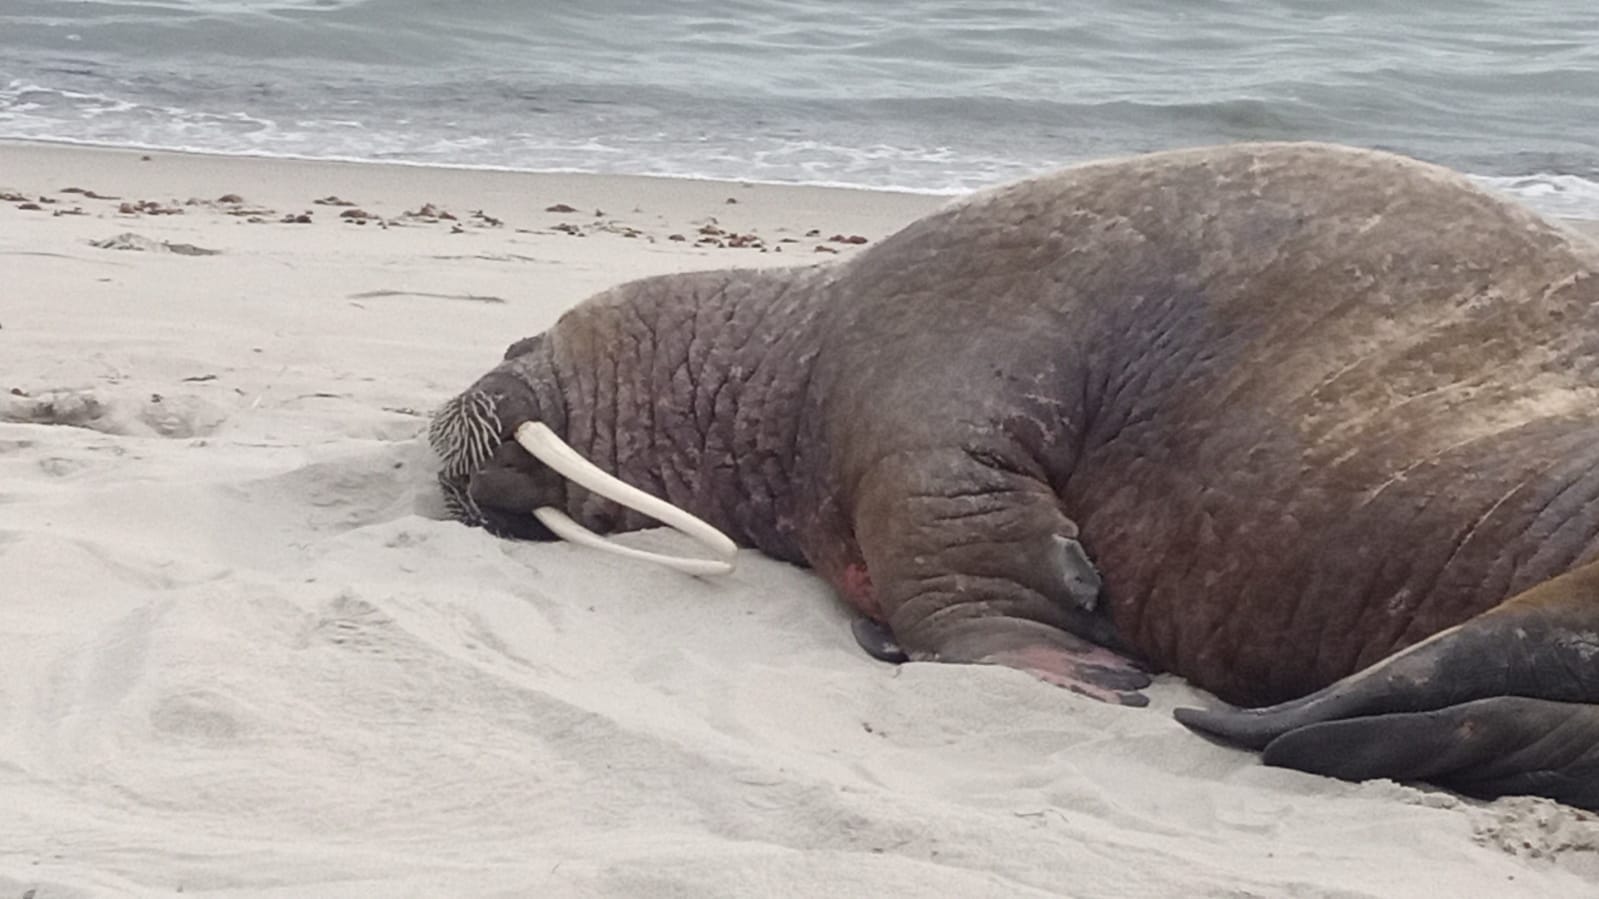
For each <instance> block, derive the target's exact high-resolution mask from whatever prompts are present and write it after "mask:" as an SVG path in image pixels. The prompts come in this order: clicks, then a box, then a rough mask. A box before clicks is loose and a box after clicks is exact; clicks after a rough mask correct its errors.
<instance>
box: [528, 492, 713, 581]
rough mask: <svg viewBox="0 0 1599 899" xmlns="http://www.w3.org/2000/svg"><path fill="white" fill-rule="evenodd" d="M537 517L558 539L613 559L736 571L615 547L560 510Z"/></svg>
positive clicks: (537, 512)
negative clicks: (595, 550) (604, 553)
mask: <svg viewBox="0 0 1599 899" xmlns="http://www.w3.org/2000/svg"><path fill="white" fill-rule="evenodd" d="M533 514H534V516H536V517H537V518H538V520H539V521H541V522H543V523H544V526H545V527H547V528H549V529H550V531H551V532H552V533H554V534H555V536H557V537H560V538H561V539H562V540H567V541H570V542H572V543H580V544H582V545H584V546H587V547H591V548H593V549H598V550H601V551H604V552H608V553H612V554H613V555H618V556H626V557H627V558H629V559H639V560H641V561H645V562H654V563H655V564H657V565H664V566H666V567H667V568H670V569H672V570H674V571H681V572H683V573H684V574H695V575H703V574H731V573H732V571H733V563H732V562H720V561H716V560H714V559H690V558H687V557H685V556H668V555H664V554H662V553H652V552H650V551H648V550H643V549H634V548H633V547H631V546H623V545H621V544H620V543H612V542H611V541H609V540H607V539H605V538H604V537H601V536H600V535H599V534H596V533H594V532H593V531H591V530H589V529H588V528H586V527H584V526H582V525H580V524H578V523H577V522H575V521H573V520H572V519H571V518H569V517H567V514H566V513H565V512H562V511H561V510H560V509H552V508H550V507H549V506H544V507H542V508H538V509H534V510H533Z"/></svg>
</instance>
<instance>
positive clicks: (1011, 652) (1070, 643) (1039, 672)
mask: <svg viewBox="0 0 1599 899" xmlns="http://www.w3.org/2000/svg"><path fill="white" fill-rule="evenodd" d="M932 660H933V661H938V662H955V663H961V664H973V665H1004V666H1005V667H1007V668H1016V669H1019V670H1022V671H1025V672H1027V673H1028V674H1031V675H1033V676H1034V677H1036V678H1038V679H1039V680H1042V681H1044V682H1046V683H1050V684H1054V685H1055V686H1057V687H1064V688H1065V689H1067V690H1070V691H1072V692H1073V693H1077V694H1079V695H1082V696H1087V697H1089V698H1091V699H1098V700H1100V701H1101V702H1109V703H1113V704H1115V705H1130V706H1139V707H1142V706H1146V705H1149V697H1147V696H1145V695H1144V694H1142V693H1140V692H1138V691H1139V690H1142V689H1144V688H1145V687H1147V686H1149V684H1150V677H1149V673H1148V672H1147V671H1145V670H1143V669H1142V668H1141V667H1139V666H1138V664H1137V663H1136V662H1134V661H1133V660H1131V659H1129V658H1127V657H1125V656H1122V655H1119V654H1117V653H1115V652H1112V651H1111V650H1109V649H1106V648H1105V647H1103V646H1096V645H1094V644H1092V643H1089V642H1088V641H1087V640H1083V639H1081V638H1079V637H1076V636H1073V635H1072V634H1068V633H1066V632H1064V631H1060V630H1057V629H1055V628H1052V627H1048V626H1046V625H1043V624H1039V623H1038V622H1035V621H1022V620H1017V619H1014V618H975V619H972V620H970V621H968V622H965V623H964V624H963V625H962V626H961V627H960V628H959V629H957V630H955V631H953V632H952V633H950V634H949V635H947V637H946V638H945V640H944V641H943V643H942V644H941V645H940V647H939V649H938V652H937V654H936V655H935V656H933V657H932Z"/></svg>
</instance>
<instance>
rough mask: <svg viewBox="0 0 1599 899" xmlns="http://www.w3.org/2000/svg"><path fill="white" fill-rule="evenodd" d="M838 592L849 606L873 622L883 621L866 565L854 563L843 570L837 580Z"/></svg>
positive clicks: (870, 574)
mask: <svg viewBox="0 0 1599 899" xmlns="http://www.w3.org/2000/svg"><path fill="white" fill-rule="evenodd" d="M838 592H839V593H840V594H841V595H842V596H843V597H844V599H845V601H847V602H848V603H849V604H850V605H852V606H854V607H855V608H857V609H860V611H861V614H862V615H865V616H866V617H867V618H870V619H872V620H873V621H883V620H885V616H884V615H883V607H882V606H880V605H878V604H877V588H876V587H874V586H873V585H872V573H871V572H870V571H867V570H866V563H864V562H855V563H852V564H850V565H849V566H848V567H846V568H845V569H844V573H843V574H842V575H841V576H840V577H839V579H838Z"/></svg>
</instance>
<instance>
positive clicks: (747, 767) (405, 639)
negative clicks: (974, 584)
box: [0, 145, 1599, 899]
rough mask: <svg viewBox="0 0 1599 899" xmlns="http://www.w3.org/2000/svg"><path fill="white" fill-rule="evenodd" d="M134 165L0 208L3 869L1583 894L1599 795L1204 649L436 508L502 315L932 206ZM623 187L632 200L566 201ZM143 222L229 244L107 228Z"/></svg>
mask: <svg viewBox="0 0 1599 899" xmlns="http://www.w3.org/2000/svg"><path fill="white" fill-rule="evenodd" d="M152 156H153V158H151V159H150V160H149V161H141V160H140V158H139V154H138V153H127V152H116V151H96V150H78V149H64V148H40V147H29V146H15V145H13V146H4V145H0V191H5V190H9V191H14V192H20V193H23V194H26V195H29V196H30V197H37V196H39V195H44V196H48V197H52V198H55V199H58V200H60V201H61V202H60V203H57V204H53V205H52V204H46V205H44V207H43V209H41V210H39V211H26V210H22V209H19V208H18V206H17V202H16V201H12V202H5V203H3V204H0V360H3V362H0V375H3V379H4V380H3V381H0V403H3V405H0V413H3V414H0V596H3V599H0V897H11V896H20V895H24V891H28V890H36V891H37V892H35V893H33V894H32V895H33V896H35V897H36V899H47V897H60V896H81V895H96V896H98V895H156V894H172V893H175V892H177V891H179V890H181V891H182V892H183V893H184V894H186V895H193V894H204V895H226V896H283V897H289V896H295V897H298V896H383V897H393V896H426V897H441V896H488V895H500V896H619V897H633V896H683V897H702V896H725V897H757V896H795V897H820V896H888V895H897V896H923V895H938V896H1005V897H1019V896H1042V895H1069V896H1080V897H1099V896H1104V897H1167V896H1228V897H1243V896H1287V895H1294V896H1368V895H1371V896H1538V897H1551V896H1591V895H1594V894H1596V893H1599V854H1596V852H1599V824H1596V822H1595V820H1594V818H1593V817H1592V816H1586V815H1581V814H1578V813H1575V812H1573V811H1571V810H1569V809H1565V808H1563V807H1561V806H1558V805H1555V804H1553V803H1550V802H1545V801H1542V800H1528V799H1515V800H1503V801H1499V802H1495V803H1487V804H1483V803H1478V802H1471V801H1465V800H1461V799H1459V798H1456V797H1454V796H1452V795H1449V794H1446V793H1442V792H1439V791H1435V790H1428V789H1418V788H1414V787H1408V786H1400V785H1396V784H1393V783H1388V782H1373V783H1367V784H1359V785H1356V784H1346V783H1340V782H1336V781H1331V780H1325V779H1321V778H1316V777H1310V776H1306V775H1301V774H1296V773H1292V772H1287V771H1280V770H1274V769H1269V768H1265V767H1262V766H1260V765H1259V764H1258V763H1257V762H1256V760H1255V759H1254V757H1253V756H1252V755H1249V754H1246V753H1242V752H1237V751H1233V750H1230V749H1225V748H1221V747H1217V746H1213V745H1211V744H1209V743H1207V742H1205V741H1203V740H1201V739H1199V738H1197V737H1195V736H1193V735H1191V734H1189V733H1187V732H1186V731H1184V730H1183V729H1182V728H1180V727H1179V726H1177V725H1176V724H1175V723H1174V722H1173V721H1172V720H1171V719H1170V717H1169V714H1168V712H1169V710H1170V709H1171V707H1172V706H1174V705H1177V704H1182V703H1191V702H1194V701H1195V700H1196V699H1197V698H1198V697H1197V694H1195V693H1194V692H1193V691H1191V690H1190V689H1188V688H1187V687H1185V686H1184V685H1182V684H1181V683H1179V682H1175V681H1170V680H1165V681H1163V682H1162V683H1160V684H1158V685H1157V686H1156V688H1155V689H1154V690H1152V691H1151V693H1152V696H1153V698H1154V703H1153V707H1152V708H1150V709H1146V710H1133V709H1121V708H1111V707H1107V706H1103V705H1098V704H1095V703H1093V702H1089V701H1085V700H1080V699H1077V698H1075V697H1073V696H1071V695H1069V694H1067V693H1064V692H1062V691H1059V690H1056V689H1054V688H1052V687H1049V686H1046V685H1044V684H1042V683H1039V682H1036V681H1034V680H1032V679H1031V678H1029V677H1027V676H1025V675H1023V674H1019V673H1016V672H1013V671H1007V670H1002V669H997V668H970V667H956V666H938V665H908V666H905V667H903V668H901V669H898V670H895V669H894V668H891V667H888V666H884V665H880V664H877V663H875V662H872V661H871V660H869V659H867V658H866V657H865V656H864V655H863V654H862V653H861V652H860V651H858V650H857V649H856V648H855V647H854V643H853V640H852V639H851V638H850V635H849V632H848V628H847V615H846V614H845V612H844V611H843V610H841V609H840V608H839V607H838V606H837V605H835V604H834V602H833V601H832V600H831V599H830V597H829V595H828V592H827V590H826V589H825V588H824V587H823V586H822V585H821V584H820V583H819V582H818V581H816V580H815V579H814V578H812V577H811V576H810V575H808V574H807V573H806V572H804V571H800V570H797V569H794V568H791V567H788V566H785V565H780V564H776V563H773V562H771V561H768V560H765V559H762V558H761V557H759V556H757V555H755V554H753V553H745V554H743V556H742V557H741V559H740V566H741V567H740V570H739V572H738V573H737V574H736V575H735V576H734V577H733V578H732V579H731V580H730V581H722V582H715V583H707V582H700V581H697V580H694V579H691V578H688V577H684V576H679V575H674V574H670V573H667V572H663V571H660V570H657V569H654V568H651V567H648V566H645V565H640V564H629V563H626V562H622V561H616V560H612V559H609V558H597V557H596V556H595V555H593V554H592V553H591V552H589V551H585V550H582V549H578V548H574V547H569V546H561V545H531V544H518V543H508V542H502V541H498V540H495V539H492V538H490V537H489V536H487V535H486V534H484V533H483V532H482V531H477V530H469V529H467V528H463V527H460V526H458V525H455V524H451V523H446V522H442V521H439V520H436V518H435V517H434V516H435V515H436V514H437V507H436V500H435V499H434V497H433V495H432V492H431V463H430V460H429V457H428V454H427V451H426V450H425V448H424V447H423V445H422V444H421V443H420V442H419V441H418V439H417V435H418V433H419V431H420V430H421V429H422V427H423V424H424V419H423V418H422V417H421V413H425V412H427V411H429V410H431V409H432V408H433V407H434V406H435V405H436V404H437V403H438V402H440V401H441V400H443V399H444V398H445V397H447V396H448V395H450V394H452V393H454V392H456V391H458V390H460V389H462V388H464V387H465V386H466V385H467V384H468V383H470V382H471V381H472V379H474V378H475V377H476V376H477V375H478V374H480V373H481V372H482V371H484V370H486V369H487V368H488V367H490V366H491V365H492V364H494V362H495V361H496V360H497V359H498V357H499V354H500V353H501V351H502V350H503V348H504V346H505V345H506V344H507V343H508V342H510V340H511V339H513V338H516V337H521V336H524V335H527V334H531V333H534V332H536V331H538V330H541V329H542V328H544V327H545V326H547V325H548V324H549V323H550V322H551V321H553V320H554V318H555V316H556V315H557V314H558V312H559V311H560V310H561V309H562V308H564V307H566V306H568V305H570V304H571V303H573V302H575V301H577V300H579V299H581V298H582V297H583V296H585V295H587V294H588V293H590V292H592V291H594V290H595V289H598V288H600V287H603V286H605V285H608V284H611V283H614V282H617V281H620V280H623V279H626V278H629V277H632V276H636V275H642V274H648V273H654V272H663V271H670V270H682V269H689V268H700V267H712V266H723V265H732V264H749V263H761V264H767V263H779V262H785V261H786V262H803V263H809V262H813V261H815V260H816V259H818V258H820V255H819V254H815V253H814V252H813V251H812V249H811V248H812V247H813V246H815V245H816V244H817V243H818V241H817V239H815V238H802V239H801V240H800V242H798V243H792V244H782V246H783V247H784V248H785V252H784V253H783V254H781V255H779V254H776V253H767V254H764V255H763V254H761V253H759V252H757V251H755V250H751V249H705V248H695V247H693V246H692V245H688V244H686V243H676V242H672V241H669V240H667V239H666V235H668V234H670V233H674V232H681V233H684V234H686V235H687V236H689V237H690V238H691V239H692V238H695V237H698V234H696V233H695V231H694V229H695V228H696V227H697V226H698V225H699V224H700V223H702V222H703V221H704V220H705V219H706V217H708V216H715V217H716V218H717V219H719V220H720V222H721V225H722V226H724V227H727V228H731V229H734V230H737V231H741V232H744V231H749V230H751V229H756V230H758V232H759V234H760V235H761V236H762V237H763V238H765V239H766V240H767V241H769V242H774V241H776V240H777V239H778V238H781V237H784V236H790V237H796V238H800V237H801V236H802V235H803V234H804V233H805V231H806V230H807V229H811V228H817V229H820V230H821V232H822V234H821V236H822V237H826V236H829V235H831V234H832V233H834V232H841V233H844V234H851V233H859V234H862V235H864V236H867V237H869V238H872V239H877V238H879V237H881V236H883V235H885V234H887V233H889V232H890V231H892V230H894V229H895V228H897V227H898V226H899V225H901V224H903V223H904V222H906V221H908V220H910V219H911V218H913V217H915V216H916V215H918V214H920V213H921V212H923V211H925V210H927V209H930V208H932V207H933V206H935V205H936V203H937V202H938V201H936V200H934V199H931V198H925V197H913V196H896V195H888V194H873V193H866V192H851V191H827V190H810V189H788V188H775V187H763V186H754V187H749V186H740V185H736V184H719V183H702V182H689V181H658V180H645V179H624V178H592V177H578V176H573V177H562V176H526V175H503V174H486V173H472V172H452V171H440V170H428V169H418V168H400V167H378V166H345V165H327V164H298V163H283V162H267V161H250V160H228V159H213V158H204V157H188V156H179V155H169V154H152ZM68 187H80V188H86V189H89V190H93V191H97V192H99V193H102V194H109V195H116V196H119V197H121V198H123V200H129V201H133V200H157V201H169V200H173V199H176V200H179V201H182V200H186V199H188V198H190V197H202V198H211V199H214V198H216V197H219V196H221V195H223V194H226V193H237V194H240V195H242V196H243V197H244V198H245V200H247V201H248V202H249V203H250V204H255V205H259V206H261V207H265V208H269V209H271V210H273V212H271V213H266V212H263V213H262V214H261V218H263V219H264V221H263V222H262V223H249V222H247V221H246V220H245V218H243V217H236V216H230V215H228V214H226V211H225V209H224V208H222V207H217V206H207V205H200V206H188V207H181V208H183V213H182V214H181V215H171V216H161V215H149V214H134V215H123V214H118V213H117V212H116V209H117V207H118V205H119V203H120V202H121V201H110V200H94V199H84V198H83V197H82V196H81V195H70V194H63V193H59V191H61V190H62V189H64V188H68ZM329 194H338V195H340V196H343V197H346V198H349V199H351V200H355V201H357V202H358V203H359V204H360V206H361V208H363V209H365V210H367V211H369V212H371V213H375V214H379V215H382V216H385V217H394V216H398V215H399V214H400V213H401V212H403V211H405V210H408V209H416V208H417V207H419V206H420V205H421V204H423V203H425V202H432V203H435V204H438V205H440V206H442V207H444V208H446V209H448V210H450V211H452V212H453V213H455V214H457V215H458V216H465V215H466V214H467V213H468V212H469V211H470V210H473V209H483V210H485V211H486V212H487V213H488V214H489V215H491V216H495V217H497V218H500V219H502V220H503V221H504V225H503V226H502V227H498V228H495V227H486V226H482V225H480V224H469V225H467V226H466V227H465V229H464V233H451V227H450V224H449V223H448V222H441V223H432V224H423V223H417V224H410V225H406V226H401V225H399V224H396V225H394V226H392V227H389V228H387V229H381V228H379V227H378V226H377V225H375V224H368V225H366V226H357V225H353V224H348V223H346V222H343V221H341V220H340V219H339V218H338V214H339V212H340V209H339V208H337V207H324V206H315V205H312V204H311V200H312V199H314V198H316V197H322V196H326V195H329ZM730 196H731V197H734V198H736V199H737V200H738V202H737V203H736V204H732V205H729V204H727V203H726V202H725V200H726V198H727V197H730ZM560 202H564V203H569V204H572V205H573V206H575V207H577V208H578V209H580V210H583V212H582V213H581V214H576V215H558V214H550V213H545V212H543V211H542V210H543V209H544V207H546V206H548V205H550V204H554V203H560ZM74 205H77V206H81V207H82V208H83V209H84V210H85V211H86V212H87V213H88V214H87V215H82V216H71V215H52V211H54V210H61V209H65V208H70V207H71V206H74ZM596 207H598V208H600V209H602V210H604V211H605V213H606V215H605V216H603V217H601V218H600V219H598V220H596V219H595V218H594V216H593V211H594V209H595V208H596ZM305 209H311V210H314V211H315V214H314V216H313V219H314V221H313V223H312V224H309V225H296V224H281V223H279V222H278V219H280V218H281V217H282V215H283V214H284V213H287V212H291V211H292V212H298V211H301V210H305ZM613 220H614V221H615V222H617V223H619V224H618V225H616V226H615V229H619V228H620V227H621V226H624V225H625V226H632V227H635V228H638V229H641V230H642V232H643V235H642V236H639V237H632V238H629V237H624V236H622V235H621V234H620V233H618V230H615V229H613V230H597V231H595V232H594V233H592V234H589V236H586V237H572V236H569V235H566V234H562V233H553V232H549V231H548V230H547V229H548V228H549V227H550V226H551V225H553V224H556V223H559V222H563V221H566V222H572V223H576V224H582V225H584V226H585V227H590V226H592V225H593V224H594V223H595V222H596V221H598V222H609V221H613ZM784 228H786V229H787V230H786V231H785V230H783V229H784ZM520 229H533V230H534V231H535V232H536V233H527V232H526V231H524V230H520ZM126 232H131V233H133V234H135V235H138V236H140V237H142V238H145V239H147V240H150V241H156V242H168V243H179V244H193V245H196V246H199V247H203V248H209V249H215V250H219V251H221V252H220V253H219V254H218V255H209V256H192V255H180V254H176V253H170V252H168V253H156V252H148V251H145V252H140V251H132V250H116V249H100V248H96V247H93V246H91V245H90V243H89V242H90V241H91V240H100V239H105V238H112V237H115V236H117V235H121V234H123V233H126ZM652 238H653V240H652ZM772 245H774V246H775V245H777V244H775V243H773V244H772ZM846 252H848V250H846ZM485 297H488V298H494V299H493V300H492V301H490V300H485V299H482V298H485ZM13 389H14V393H16V392H20V393H22V394H24V395H10V396H7V395H5V394H4V391H6V390H13ZM30 419H42V420H49V421H54V422H57V424H53V425H52V424H38V423H29V420H30ZM631 539H633V540H634V541H636V542H637V543H639V544H643V545H649V546H655V547H660V546H665V545H668V544H673V538H672V537H671V536H670V535H668V534H665V533H663V532H659V531H657V532H649V533H645V534H641V535H635V536H634V537H633V538H631Z"/></svg>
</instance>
